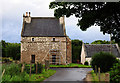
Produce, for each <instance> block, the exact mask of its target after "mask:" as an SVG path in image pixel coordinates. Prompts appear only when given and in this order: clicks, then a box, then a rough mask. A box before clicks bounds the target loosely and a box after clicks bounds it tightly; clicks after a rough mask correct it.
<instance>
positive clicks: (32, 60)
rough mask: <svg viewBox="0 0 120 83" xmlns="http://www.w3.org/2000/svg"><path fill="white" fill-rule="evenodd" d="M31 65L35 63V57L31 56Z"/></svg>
mask: <svg viewBox="0 0 120 83" xmlns="http://www.w3.org/2000/svg"><path fill="white" fill-rule="evenodd" d="M31 63H35V55H32V56H31Z"/></svg>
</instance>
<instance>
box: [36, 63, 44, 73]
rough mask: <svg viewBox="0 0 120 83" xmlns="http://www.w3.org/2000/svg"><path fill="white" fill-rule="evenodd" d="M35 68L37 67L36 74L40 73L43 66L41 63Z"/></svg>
mask: <svg viewBox="0 0 120 83" xmlns="http://www.w3.org/2000/svg"><path fill="white" fill-rule="evenodd" d="M37 66H38V73H42V71H43V65H42V64H41V63H38V64H37Z"/></svg>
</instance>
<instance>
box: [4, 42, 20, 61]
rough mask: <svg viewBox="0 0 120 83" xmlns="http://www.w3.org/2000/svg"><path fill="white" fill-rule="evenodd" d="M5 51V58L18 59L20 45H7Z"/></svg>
mask: <svg viewBox="0 0 120 83" xmlns="http://www.w3.org/2000/svg"><path fill="white" fill-rule="evenodd" d="M5 49H6V56H7V57H13V59H14V60H19V59H20V44H17V43H8V45H7V47H6V48H5Z"/></svg>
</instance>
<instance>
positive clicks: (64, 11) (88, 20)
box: [49, 1, 120, 41]
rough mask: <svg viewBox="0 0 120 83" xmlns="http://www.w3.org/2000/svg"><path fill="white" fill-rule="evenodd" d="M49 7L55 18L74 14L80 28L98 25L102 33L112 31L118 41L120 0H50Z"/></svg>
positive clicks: (119, 32)
mask: <svg viewBox="0 0 120 83" xmlns="http://www.w3.org/2000/svg"><path fill="white" fill-rule="evenodd" d="M49 8H51V9H55V10H54V16H56V17H57V18H59V17H61V16H63V15H66V17H70V16H72V15H75V17H76V18H79V19H78V24H77V25H78V26H80V29H81V30H87V28H89V27H90V26H92V25H95V26H96V25H98V26H100V29H101V31H103V33H104V34H105V33H108V34H110V33H112V39H115V41H120V21H119V20H120V12H119V10H120V2H114V3H108V2H101V3H100V2H92V3H89V2H84V3H81V2H55V1H54V2H51V3H50V5H49Z"/></svg>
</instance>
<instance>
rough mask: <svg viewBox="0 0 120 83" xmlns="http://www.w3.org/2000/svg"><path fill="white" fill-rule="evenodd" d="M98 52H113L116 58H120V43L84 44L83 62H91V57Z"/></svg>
mask: <svg viewBox="0 0 120 83" xmlns="http://www.w3.org/2000/svg"><path fill="white" fill-rule="evenodd" d="M98 52H111V53H112V54H113V55H115V56H116V58H118V59H120V48H119V46H118V44H112V45H111V44H84V43H83V45H82V51H81V63H82V64H84V63H85V61H88V63H89V64H90V61H91V58H92V56H93V55H94V54H95V53H98Z"/></svg>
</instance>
